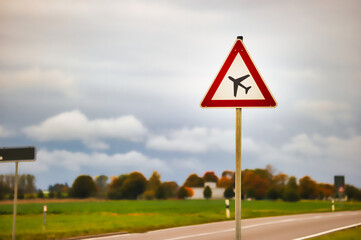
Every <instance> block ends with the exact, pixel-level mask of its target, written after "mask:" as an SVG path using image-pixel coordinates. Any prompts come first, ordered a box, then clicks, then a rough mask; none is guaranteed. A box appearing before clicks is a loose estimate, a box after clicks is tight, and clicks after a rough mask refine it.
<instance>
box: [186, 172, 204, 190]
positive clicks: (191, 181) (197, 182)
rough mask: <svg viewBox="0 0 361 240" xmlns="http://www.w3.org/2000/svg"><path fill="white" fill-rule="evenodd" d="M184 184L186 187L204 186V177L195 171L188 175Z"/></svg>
mask: <svg viewBox="0 0 361 240" xmlns="http://www.w3.org/2000/svg"><path fill="white" fill-rule="evenodd" d="M183 186H185V187H204V180H203V178H201V177H199V176H198V175H197V174H195V173H193V174H191V175H189V176H188V178H187V179H186V181H185V182H184V184H183Z"/></svg>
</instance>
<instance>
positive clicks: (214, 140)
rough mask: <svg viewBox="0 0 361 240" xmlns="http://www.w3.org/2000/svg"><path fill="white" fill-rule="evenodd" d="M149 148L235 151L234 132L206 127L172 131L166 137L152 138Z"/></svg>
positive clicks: (187, 150)
mask: <svg viewBox="0 0 361 240" xmlns="http://www.w3.org/2000/svg"><path fill="white" fill-rule="evenodd" d="M147 147H148V148H150V149H156V150H161V151H176V152H192V153H205V152H207V151H226V152H231V151H233V149H234V131H231V130H220V129H215V128H214V129H207V128H204V127H195V128H191V129H189V128H183V129H180V130H172V131H169V132H167V133H166V134H164V135H158V136H152V137H150V138H149V139H148V141H147Z"/></svg>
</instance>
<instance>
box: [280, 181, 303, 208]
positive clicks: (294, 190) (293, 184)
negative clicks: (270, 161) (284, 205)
mask: <svg viewBox="0 0 361 240" xmlns="http://www.w3.org/2000/svg"><path fill="white" fill-rule="evenodd" d="M282 199H283V200H284V201H288V202H296V201H299V200H300V195H299V193H298V185H297V179H296V177H294V176H292V177H290V178H289V179H288V182H287V185H286V187H285V189H284V191H283V194H282Z"/></svg>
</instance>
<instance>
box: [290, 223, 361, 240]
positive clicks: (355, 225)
mask: <svg viewBox="0 0 361 240" xmlns="http://www.w3.org/2000/svg"><path fill="white" fill-rule="evenodd" d="M360 225H361V222H359V223H355V224H352V225H348V226H344V227H339V228H334V229H331V230H328V231H324V232H320V233H316V234H312V235H308V236H304V237H300V238H294V239H293V240H304V239H309V238H312V237H318V236H321V235H325V234H328V233H332V232H337V231H341V230H344V229H347V228H353V227H357V226H360Z"/></svg>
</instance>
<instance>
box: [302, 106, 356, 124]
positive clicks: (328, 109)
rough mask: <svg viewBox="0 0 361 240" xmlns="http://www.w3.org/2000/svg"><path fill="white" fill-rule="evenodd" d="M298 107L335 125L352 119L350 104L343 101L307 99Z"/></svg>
mask: <svg viewBox="0 0 361 240" xmlns="http://www.w3.org/2000/svg"><path fill="white" fill-rule="evenodd" d="M296 107H297V109H298V110H299V111H301V112H302V113H303V114H305V115H307V116H308V117H310V118H312V119H315V120H317V121H319V122H321V123H323V124H327V125H333V124H335V123H336V122H338V121H342V122H349V121H350V120H352V113H351V109H350V106H348V105H347V104H343V103H335V102H332V101H329V100H315V101H310V100H309V101H306V100H305V101H301V102H299V103H298V104H297V105H296Z"/></svg>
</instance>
